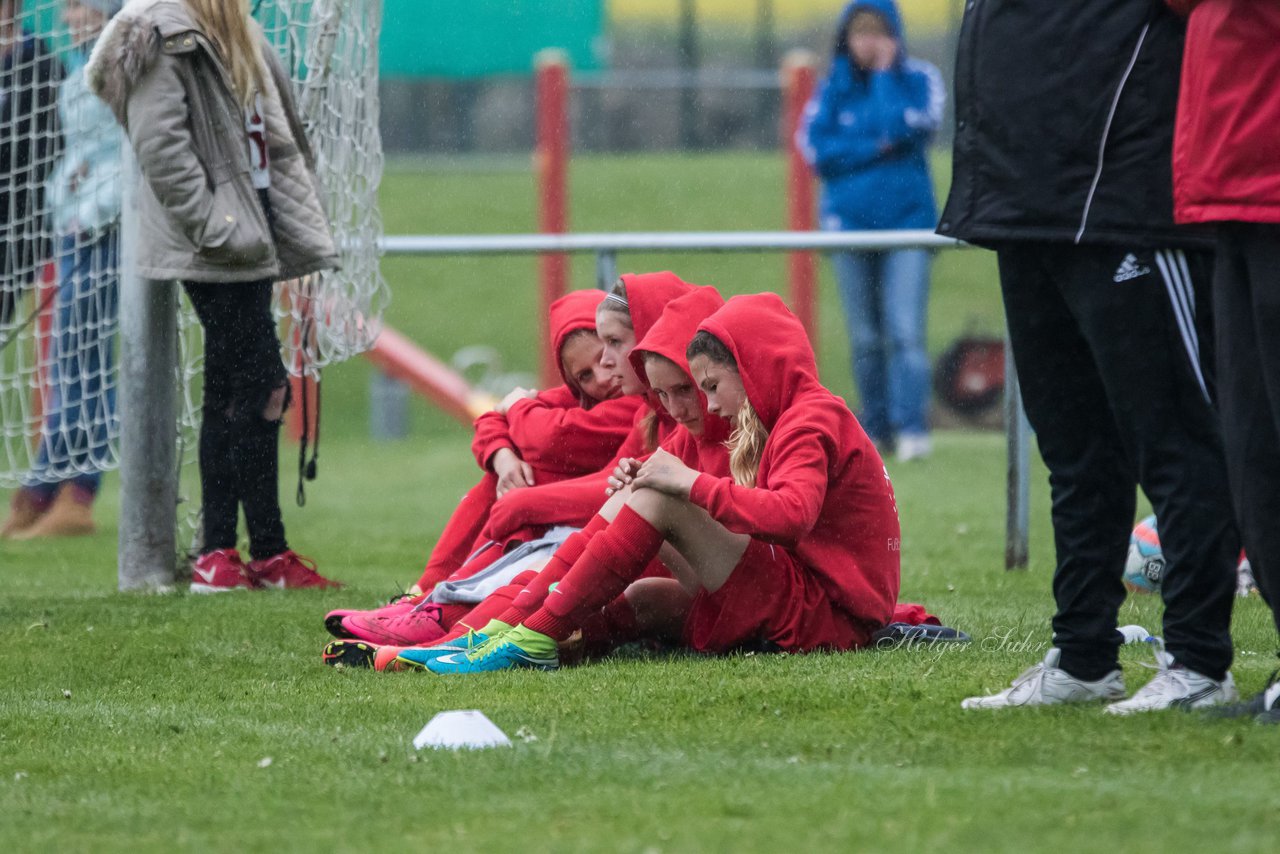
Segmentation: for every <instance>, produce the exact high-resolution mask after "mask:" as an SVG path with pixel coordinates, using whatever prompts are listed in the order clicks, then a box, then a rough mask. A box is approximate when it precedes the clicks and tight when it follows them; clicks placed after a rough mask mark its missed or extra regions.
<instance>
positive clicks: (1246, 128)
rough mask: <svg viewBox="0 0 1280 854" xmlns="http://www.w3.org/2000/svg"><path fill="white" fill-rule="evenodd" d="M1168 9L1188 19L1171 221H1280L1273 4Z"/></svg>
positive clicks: (1178, 4)
mask: <svg viewBox="0 0 1280 854" xmlns="http://www.w3.org/2000/svg"><path fill="white" fill-rule="evenodd" d="M1167 2H1169V5H1170V6H1172V7H1173V8H1174V9H1175V10H1177V11H1181V12H1184V13H1185V12H1190V13H1191V17H1190V18H1188V20H1187V41H1186V51H1185V53H1184V55H1183V60H1182V84H1181V90H1180V93H1179V97H1178V118H1177V124H1176V125H1175V130H1174V140H1173V203H1174V215H1175V217H1176V218H1177V220H1178V221H1179V222H1187V223H1200V222H1225V221H1233V220H1234V221H1239V222H1261V223H1280V3H1277V2H1275V0H1167Z"/></svg>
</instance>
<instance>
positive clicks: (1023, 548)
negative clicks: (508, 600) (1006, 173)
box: [119, 230, 1030, 589]
mask: <svg viewBox="0 0 1280 854" xmlns="http://www.w3.org/2000/svg"><path fill="white" fill-rule="evenodd" d="M965 246H966V244H963V243H960V242H958V241H955V240H951V239H949V238H945V237H940V236H938V235H936V234H934V233H933V232H931V231H923V230H917V231H866V232H817V231H743V232H630V233H616V234H505V235H498V234H493V235H459V236H427V235H392V236H387V237H385V238H383V240H382V249H383V251H384V253H385V254H387V255H393V256H441V255H529V254H546V253H564V254H581V253H592V254H594V255H595V269H596V282H597V284H598V285H599V286H600V287H602V288H607V287H610V286H612V284H613V282H614V281H615V280H616V279H617V274H618V254H619V253H620V252H803V251H836V250H861V251H876V250H886V249H911V248H924V249H947V248H963V247H965ZM126 264H127V265H128V261H126ZM124 276H125V277H126V279H125V280H124V281H122V290H123V291H124V292H125V293H126V294H133V295H134V296H133V297H132V307H131V309H130V310H131V311H133V312H134V313H135V315H136V316H137V317H139V318H140V320H139V322H138V323H136V324H134V325H133V326H135V327H137V328H136V329H133V328H131V327H130V326H128V325H126V326H125V327H124V328H122V336H121V337H122V348H123V350H124V351H125V352H124V356H123V359H122V376H121V388H122V400H121V417H122V430H121V434H122V436H123V437H126V441H125V442H124V444H123V446H122V449H121V457H122V459H121V472H122V478H121V479H122V494H121V503H122V508H121V518H122V524H121V528H120V554H119V561H120V586H121V588H122V589H129V588H135V587H155V586H163V585H164V584H165V583H166V579H167V583H172V579H173V561H172V557H173V554H174V549H173V547H172V534H171V532H172V530H173V520H174V514H175V505H174V498H173V494H172V489H171V488H166V485H162V484H160V483H158V481H159V480H162V479H163V477H164V475H166V474H167V473H168V472H171V471H172V467H171V466H169V465H168V461H169V460H170V459H171V458H172V456H173V449H172V447H170V448H168V450H167V451H166V450H165V449H164V448H161V447H159V446H160V445H162V444H164V443H165V442H168V443H169V444H172V437H173V436H174V435H175V429H169V427H168V425H167V423H166V424H159V423H157V419H158V418H159V417H160V416H161V414H162V413H165V412H166V411H170V410H171V409H172V407H171V406H165V405H161V406H160V407H155V406H150V405H145V404H144V405H137V404H143V403H144V402H145V401H146V400H148V399H150V397H151V396H152V395H153V394H154V393H155V390H156V389H157V388H160V387H164V386H166V385H168V383H167V382H166V380H167V379H168V378H169V373H168V372H170V371H171V370H172V364H173V358H174V356H173V341H172V336H167V335H166V334H164V330H165V328H166V327H167V326H168V325H169V324H170V323H171V321H169V320H166V319H165V316H166V315H167V316H168V317H169V318H172V316H173V312H174V310H175V308H174V304H175V300H174V299H173V295H172V288H166V287H163V285H164V284H165V283H160V282H153V281H149V280H142V279H138V278H137V277H136V273H134V272H133V271H132V269H130V267H129V266H126V272H125V273H124ZM144 309H145V311H144ZM126 314H128V312H126V311H125V307H124V306H123V305H122V309H121V316H122V317H124V316H125V315H126ZM129 351H133V352H129ZM131 404H132V405H131ZM164 417H165V418H168V417H169V416H168V415H165V416H164ZM1005 433H1006V439H1007V459H1008V469H1007V476H1006V516H1005V568H1006V569H1014V568H1022V567H1025V566H1026V564H1027V556H1028V537H1029V516H1030V513H1029V508H1030V480H1029V476H1028V464H1029V456H1030V455H1029V448H1030V443H1029V434H1030V428H1029V426H1028V425H1027V421H1026V416H1025V415H1024V414H1023V412H1022V406H1021V398H1020V395H1019V391H1018V383H1017V377H1016V375H1015V373H1014V368H1013V361H1012V356H1011V355H1010V352H1009V347H1008V346H1006V347H1005ZM130 436H132V437H133V438H132V439H129V438H128V437H130ZM157 461H160V462H159V463H157ZM166 531H168V532H170V533H168V534H166Z"/></svg>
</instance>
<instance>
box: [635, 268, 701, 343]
mask: <svg viewBox="0 0 1280 854" xmlns="http://www.w3.org/2000/svg"><path fill="white" fill-rule="evenodd" d="M622 282H623V284H624V285H625V286H626V289H627V308H628V309H629V310H630V312H631V328H632V329H634V330H635V333H636V340H637V341H639V340H640V339H642V338H644V336H646V335H648V334H649V329H650V328H651V327H652V326H653V324H655V323H657V322H658V318H659V317H661V316H662V310H663V309H664V308H666V307H667V303H669V302H671V301H672V300H673V299H677V298H678V297H682V296H684V295H685V294H687V293H688V292H689V290H690V289H691V288H693V287H696V286H695V285H691V284H689V283H688V282H686V281H685V280H684V279H682V278H680V277H679V276H677V275H676V274H675V273H671V272H662V273H638V274H637V273H627V274H625V275H624V276H623V277H622Z"/></svg>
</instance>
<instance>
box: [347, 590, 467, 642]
mask: <svg viewBox="0 0 1280 854" xmlns="http://www.w3.org/2000/svg"><path fill="white" fill-rule="evenodd" d="M342 627H343V629H345V630H346V631H347V633H348V634H350V635H351V636H352V637H354V638H358V639H360V640H363V641H368V642H369V643H373V644H379V645H382V644H391V645H393V646H425V645H427V644H430V643H432V642H433V641H435V640H438V639H439V638H441V637H443V636H444V634H445V628H444V626H442V625H440V606H439V605H437V604H435V603H434V602H427V601H425V600H423V601H421V602H419V603H418V604H417V605H415V606H414V607H413V608H411V609H409V610H408V611H402V612H399V613H391V614H386V613H379V612H376V611H375V612H372V613H367V614H357V615H355V616H351V617H344V618H343V620H342Z"/></svg>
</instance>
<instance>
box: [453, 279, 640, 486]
mask: <svg viewBox="0 0 1280 854" xmlns="http://www.w3.org/2000/svg"><path fill="white" fill-rule="evenodd" d="M603 299H604V294H603V293H601V292H600V291H597V290H583V291H573V292H572V293H569V294H567V295H565V296H563V297H561V298H560V299H558V300H556V301H555V302H553V303H552V304H551V312H550V325H551V334H552V346H551V352H552V355H553V358H554V360H555V363H556V368H557V369H558V370H559V371H560V376H561V377H563V378H564V385H560V386H556V387H555V388H551V389H547V390H546V391H541V392H538V394H537V396H535V397H533V398H529V399H527V400H519V401H516V402H515V403H514V404H512V405H511V408H510V409H508V410H507V413H506V414H505V415H503V414H501V413H498V412H486V413H485V414H483V415H481V416H480V417H479V418H477V419H476V422H475V436H474V438H473V439H472V442H471V450H472V452H473V453H474V454H475V457H476V462H477V463H478V464H479V465H480V468H482V469H485V470H486V471H488V470H490V465H489V462H490V460H491V459H492V458H493V455H494V454H496V453H497V452H498V451H500V450H501V449H503V448H510V449H511V450H513V451H515V453H516V454H517V455H518V456H519V457H520V459H522V460H524V461H525V462H526V463H528V464H529V465H531V466H533V467H534V468H535V469H536V470H537V471H538V473H539V474H540V475H543V476H544V477H543V478H542V480H543V481H545V482H548V483H549V482H552V481H559V480H564V479H565V478H569V477H575V476H577V475H581V474H585V473H587V472H593V471H596V470H598V469H599V468H600V467H601V466H602V465H604V464H605V463H606V462H608V461H609V460H611V459H612V458H613V455H614V454H615V453H617V450H618V447H619V446H620V445H621V444H622V443H623V441H625V440H626V438H627V436H628V435H629V434H630V432H631V425H632V422H633V420H634V418H635V414H636V410H637V408H639V407H640V406H641V403H640V401H639V400H637V399H636V398H635V397H620V398H615V399H613V400H605V401H600V402H598V403H597V402H594V401H592V402H591V405H590V406H589V407H588V406H583V405H582V398H581V396H580V395H579V394H578V392H577V390H576V387H575V386H574V383H573V379H572V378H571V377H569V376H567V375H566V374H565V372H564V362H563V360H562V359H561V358H560V351H561V349H562V348H563V347H564V342H565V339H567V338H568V337H569V336H570V335H572V334H573V333H575V332H577V331H579V330H582V329H587V330H591V331H592V332H594V331H595V328H596V308H597V307H598V306H599V305H600V302H601V300H603Z"/></svg>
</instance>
